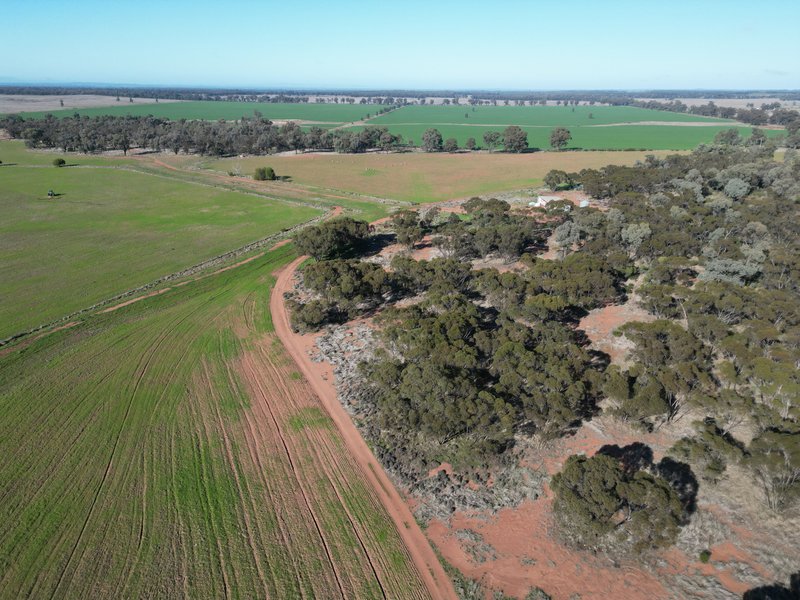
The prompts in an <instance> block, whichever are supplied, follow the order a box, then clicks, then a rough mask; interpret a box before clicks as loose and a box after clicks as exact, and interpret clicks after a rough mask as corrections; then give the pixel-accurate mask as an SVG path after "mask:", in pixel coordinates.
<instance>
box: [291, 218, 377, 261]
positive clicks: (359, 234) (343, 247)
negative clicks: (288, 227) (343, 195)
mask: <svg viewBox="0 0 800 600" xmlns="http://www.w3.org/2000/svg"><path fill="white" fill-rule="evenodd" d="M368 236H369V224H367V222H366V221H356V220H355V219H352V218H350V217H337V218H335V219H331V220H329V221H325V222H323V223H320V224H319V225H314V226H312V227H306V228H304V229H302V230H301V231H299V232H298V233H297V235H296V236H295V238H294V243H295V245H296V246H297V248H298V250H300V252H302V253H303V254H308V255H310V256H312V257H313V258H316V259H317V260H326V259H331V258H346V257H349V256H352V255H353V254H354V253H355V252H356V251H357V250H358V249H359V248H361V247H362V245H363V244H364V242H365V241H366V239H367V237H368Z"/></svg>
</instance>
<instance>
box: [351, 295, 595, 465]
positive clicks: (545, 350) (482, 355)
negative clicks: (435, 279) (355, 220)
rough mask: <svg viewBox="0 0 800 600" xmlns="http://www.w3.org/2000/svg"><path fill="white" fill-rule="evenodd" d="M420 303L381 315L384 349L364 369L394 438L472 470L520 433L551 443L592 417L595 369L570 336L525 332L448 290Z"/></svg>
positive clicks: (558, 331) (554, 329)
mask: <svg viewBox="0 0 800 600" xmlns="http://www.w3.org/2000/svg"><path fill="white" fill-rule="evenodd" d="M427 298H428V299H427V300H426V301H424V302H423V303H421V304H418V305H414V306H411V307H408V308H404V309H393V310H390V311H388V312H386V313H385V314H384V315H383V316H382V317H381V322H382V325H383V326H384V327H383V329H382V331H381V333H380V338H381V340H382V342H383V345H384V346H383V348H384V349H383V350H382V351H380V352H379V353H378V354H377V358H376V359H375V360H373V361H371V362H369V363H366V364H365V365H364V367H363V368H364V372H365V375H366V377H367V380H368V381H369V383H370V386H369V388H368V390H369V401H370V403H371V405H372V406H373V409H374V411H375V413H376V414H377V415H378V416H379V418H380V423H381V427H382V428H385V429H387V430H389V431H391V432H392V436H393V437H394V438H395V439H397V438H399V439H404V440H407V442H408V443H411V439H412V438H413V437H415V436H422V437H423V438H425V440H426V443H425V444H422V447H427V448H430V452H431V457H433V456H438V457H440V458H441V459H442V460H448V461H452V462H453V463H454V464H456V465H460V466H474V465H476V464H482V463H483V462H484V461H486V460H487V458H488V457H491V456H493V455H497V454H499V453H500V452H502V451H503V450H505V449H507V448H508V447H509V446H510V445H511V444H512V441H513V437H514V435H515V434H516V433H517V432H520V431H523V430H535V431H537V432H539V433H540V434H541V435H543V436H557V435H560V434H562V433H563V432H564V431H566V430H568V429H570V428H571V427H574V426H575V425H576V424H577V423H579V422H580V420H581V419H583V418H585V417H586V416H588V415H589V414H591V413H592V412H593V410H594V406H595V401H596V394H597V391H598V387H597V384H599V371H597V370H596V369H595V368H594V367H593V365H592V360H591V357H590V356H589V355H588V353H587V352H586V351H585V350H584V349H583V348H582V347H581V346H580V344H579V342H578V341H577V340H576V338H575V337H574V334H573V333H572V332H571V331H570V330H569V329H568V328H566V327H564V326H563V325H560V324H558V323H542V324H540V325H539V326H537V327H536V328H535V329H534V328H529V327H526V326H524V325H521V324H519V323H516V322H515V321H514V320H513V319H510V318H509V317H507V316H504V315H503V314H501V313H497V312H494V311H488V312H487V311H482V310H480V309H479V308H478V307H477V306H476V305H475V304H474V303H473V302H471V301H470V300H469V299H468V298H467V297H466V296H464V295H463V294H459V293H454V292H452V291H449V292H445V291H444V290H442V291H441V293H439V294H437V293H430V292H429V294H428V296H427Z"/></svg>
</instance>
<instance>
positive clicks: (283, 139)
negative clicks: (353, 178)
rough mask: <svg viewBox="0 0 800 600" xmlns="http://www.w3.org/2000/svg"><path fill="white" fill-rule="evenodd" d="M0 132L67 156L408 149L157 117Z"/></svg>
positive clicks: (249, 123) (349, 135)
mask: <svg viewBox="0 0 800 600" xmlns="http://www.w3.org/2000/svg"><path fill="white" fill-rule="evenodd" d="M0 128H2V129H5V130H6V131H8V132H9V134H10V135H11V136H12V137H14V138H20V139H24V140H25V141H26V143H27V144H28V146H29V147H32V148H59V149H61V150H63V151H65V152H68V151H79V152H89V153H91V152H103V151H107V150H121V151H123V152H124V153H127V152H128V150H130V149H131V148H146V149H150V150H156V151H161V150H169V151H172V152H174V153H175V154H178V153H179V152H184V153H197V154H203V155H212V156H229V155H233V154H270V153H273V152H281V151H287V150H295V151H300V150H335V151H337V152H348V153H357V152H366V151H367V150H374V149H379V150H394V149H399V148H402V147H403V145H404V144H403V138H402V136H399V135H394V134H392V133H390V132H389V131H388V130H387V129H386V128H385V127H366V128H364V129H362V130H361V131H342V130H336V131H329V130H325V129H322V128H319V127H311V128H309V129H308V130H303V129H302V128H301V127H300V126H299V125H298V124H297V123H295V122H292V121H290V122H288V123H285V124H283V125H281V126H277V125H275V124H274V123H272V122H271V121H269V120H267V119H262V118H258V117H254V118H244V119H241V120H239V121H232V122H229V121H216V122H212V121H189V120H185V119H181V120H177V121H173V120H168V119H159V118H155V117H131V116H128V117H111V116H101V117H81V116H79V115H75V116H74V117H69V118H64V119H57V118H55V117H53V116H51V115H48V116H47V117H45V118H43V119H24V118H22V117H19V116H9V117H6V118H4V119H1V120H0Z"/></svg>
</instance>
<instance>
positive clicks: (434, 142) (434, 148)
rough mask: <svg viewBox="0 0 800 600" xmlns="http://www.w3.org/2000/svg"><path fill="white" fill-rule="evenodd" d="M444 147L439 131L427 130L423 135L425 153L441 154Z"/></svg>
mask: <svg viewBox="0 0 800 600" xmlns="http://www.w3.org/2000/svg"><path fill="white" fill-rule="evenodd" d="M442 145H443V144H442V134H441V133H440V132H439V130H438V129H433V128H432V129H427V130H425V133H423V134H422V149H423V150H424V151H425V152H440V151H441V150H442Z"/></svg>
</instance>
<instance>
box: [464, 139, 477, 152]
mask: <svg viewBox="0 0 800 600" xmlns="http://www.w3.org/2000/svg"><path fill="white" fill-rule="evenodd" d="M464 148H466V149H467V150H475V138H474V137H471V138H467V143H466V144H464Z"/></svg>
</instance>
